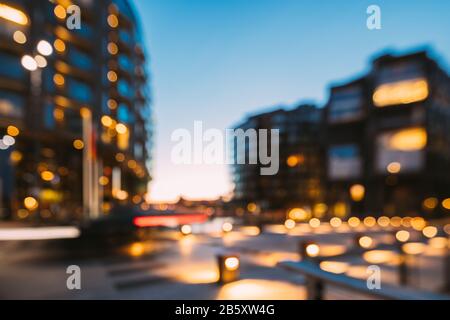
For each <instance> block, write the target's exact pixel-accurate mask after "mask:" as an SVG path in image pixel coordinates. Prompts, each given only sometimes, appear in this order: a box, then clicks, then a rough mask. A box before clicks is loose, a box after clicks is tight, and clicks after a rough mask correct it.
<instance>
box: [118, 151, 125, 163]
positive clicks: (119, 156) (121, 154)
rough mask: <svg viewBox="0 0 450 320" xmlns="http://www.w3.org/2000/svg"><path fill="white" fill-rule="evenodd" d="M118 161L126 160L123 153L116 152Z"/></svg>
mask: <svg viewBox="0 0 450 320" xmlns="http://www.w3.org/2000/svg"><path fill="white" fill-rule="evenodd" d="M116 161H117V162H124V161H125V155H124V154H123V153H118V154H116Z"/></svg>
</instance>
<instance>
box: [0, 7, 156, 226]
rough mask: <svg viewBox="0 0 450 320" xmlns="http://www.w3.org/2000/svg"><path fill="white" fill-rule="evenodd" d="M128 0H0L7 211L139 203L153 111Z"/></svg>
mask: <svg viewBox="0 0 450 320" xmlns="http://www.w3.org/2000/svg"><path fill="white" fill-rule="evenodd" d="M145 60H146V55H145V48H144V47H143V43H142V38H141V31H140V26H139V22H138V17H137V16H136V13H135V12H134V10H133V8H132V7H131V5H130V3H129V2H128V1H126V0H95V1H94V0H80V1H65V0H61V1H57V0H55V1H48V0H33V1H29V0H22V1H20V0H16V1H11V0H5V1H0V210H1V211H0V217H1V218H3V219H18V220H24V221H27V220H29V221H48V222H68V221H82V220H83V219H95V218H97V217H99V216H101V215H103V214H104V213H107V212H108V210H109V208H110V207H111V205H112V204H113V203H114V202H116V201H123V202H134V203H139V202H140V201H142V199H143V197H144V195H145V193H146V191H147V183H148V181H149V180H150V175H149V171H148V167H149V163H150V161H151V157H150V154H149V152H148V150H151V148H152V146H151V133H152V123H151V113H150V96H149V90H148V85H147V84H148V73H147V71H146V69H145Z"/></svg>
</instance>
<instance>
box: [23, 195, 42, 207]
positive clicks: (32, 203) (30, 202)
mask: <svg viewBox="0 0 450 320" xmlns="http://www.w3.org/2000/svg"><path fill="white" fill-rule="evenodd" d="M23 205H24V206H25V208H27V209H28V210H36V209H37V208H38V206H39V203H38V202H37V200H36V199H35V198H33V197H26V198H25V199H24V200H23Z"/></svg>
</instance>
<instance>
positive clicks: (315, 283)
mask: <svg viewBox="0 0 450 320" xmlns="http://www.w3.org/2000/svg"><path fill="white" fill-rule="evenodd" d="M306 292H307V293H306V294H307V299H308V300H323V299H324V293H325V286H324V284H323V282H322V281H321V280H319V279H315V278H312V277H307V278H306Z"/></svg>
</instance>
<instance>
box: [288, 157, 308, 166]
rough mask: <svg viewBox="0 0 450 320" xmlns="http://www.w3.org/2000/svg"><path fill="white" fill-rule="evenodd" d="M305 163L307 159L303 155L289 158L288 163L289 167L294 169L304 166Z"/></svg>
mask: <svg viewBox="0 0 450 320" xmlns="http://www.w3.org/2000/svg"><path fill="white" fill-rule="evenodd" d="M304 161H305V159H304V157H303V156H302V155H293V156H290V157H288V159H287V161H286V162H287V165H288V166H289V167H291V168H294V167H296V166H298V165H301V164H303V162H304Z"/></svg>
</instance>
